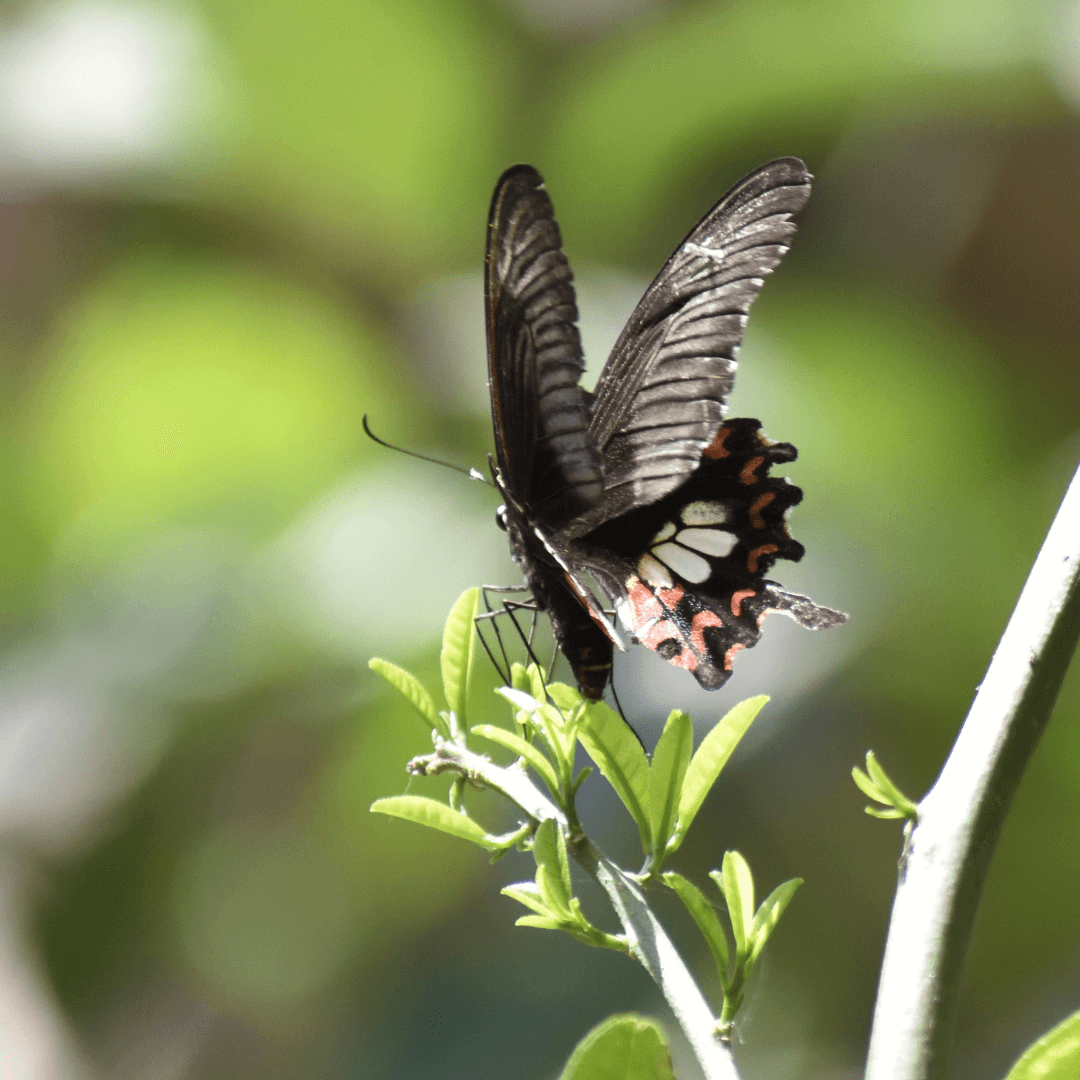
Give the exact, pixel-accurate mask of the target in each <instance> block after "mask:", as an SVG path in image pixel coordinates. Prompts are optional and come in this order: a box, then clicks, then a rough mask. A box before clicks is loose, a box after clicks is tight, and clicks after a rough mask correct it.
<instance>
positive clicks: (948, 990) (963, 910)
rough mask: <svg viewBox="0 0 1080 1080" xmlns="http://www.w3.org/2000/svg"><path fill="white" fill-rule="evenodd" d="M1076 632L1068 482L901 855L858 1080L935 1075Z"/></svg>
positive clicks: (1078, 517)
mask: <svg viewBox="0 0 1080 1080" xmlns="http://www.w3.org/2000/svg"><path fill="white" fill-rule="evenodd" d="M1078 636H1080V472H1078V473H1077V475H1076V476H1074V477H1073V480H1072V483H1071V484H1070V485H1069V489H1068V491H1067V492H1066V494H1065V498H1064V500H1063V501H1062V504H1061V507H1060V508H1059V510H1058V513H1057V516H1056V517H1055V518H1054V521H1053V524H1052V525H1051V526H1050V531H1049V533H1048V534H1047V537H1046V540H1045V541H1044V543H1043V546H1042V550H1041V551H1040V552H1039V555H1038V558H1037V559H1036V560H1035V565H1034V566H1033V567H1032V569H1031V573H1030V575H1029V577H1028V579H1027V582H1026V583H1025V585H1024V588H1023V591H1022V592H1021V594H1020V599H1019V600H1018V601H1017V604H1016V608H1015V609H1014V611H1013V613H1012V617H1011V618H1010V619H1009V624H1008V626H1007V627H1006V628H1005V633H1004V634H1003V635H1002V638H1001V641H1000V642H999V643H998V647H997V649H996V651H995V652H994V656H993V659H992V660H991V661H990V666H989V668H988V669H987V672H986V677H985V678H984V679H983V681H982V684H981V685H980V687H979V689H978V692H977V693H976V696H975V700H974V701H973V702H972V705H971V709H970V711H969V712H968V715H967V719H966V720H965V721H964V724H963V727H962V728H961V730H960V734H959V736H958V737H957V740H956V743H955V744H954V746H953V748H952V752H951V753H950V754H949V758H948V760H947V761H946V762H945V766H944V768H943V769H942V771H941V775H940V776H939V778H938V780H937V783H936V784H935V785H934V786H933V788H932V789H931V790H930V792H929V793H928V794H927V796H926V797H925V798H924V799H923V801H922V802H921V803H920V805H919V814H918V819H917V824H916V826H915V828H914V829H913V830H912V832H911V836H910V843H909V845H908V848H907V851H906V854H905V856H904V857H903V859H902V860H901V869H900V882H899V885H898V886H897V890H896V898H895V900H894V902H893V910H892V918H891V921H890V924H889V935H888V939H887V941H886V945H885V959H884V962H883V964H882V970H881V981H880V983H879V985H878V997H877V1004H876V1006H875V1011H874V1024H873V1029H872V1032H871V1036H870V1051H869V1058H868V1061H867V1069H866V1080H938V1078H941V1077H944V1076H945V1068H946V1059H947V1055H948V1051H949V1048H950V1045H951V1042H952V1035H953V1028H954V1026H955V1018H956V1009H957V1003H958V1000H959V991H960V985H961V974H962V968H963V962H964V957H965V955H966V952H967V946H968V941H969V939H970V937H971V928H972V924H973V922H974V918H975V911H976V908H977V906H978V902H979V898H980V895H981V893H982V889H983V884H984V881H985V879H986V873H987V869H988V867H989V864H990V857H991V855H992V853H993V850H994V845H995V844H996V842H997V838H998V835H999V833H1000V832H1001V827H1002V824H1003V822H1004V820H1005V815H1006V812H1007V810H1008V807H1009V803H1010V802H1011V800H1012V796H1013V793H1014V792H1015V791H1016V788H1017V786H1018V785H1019V783H1020V778H1021V776H1022V774H1023V771H1024V768H1025V766H1026V765H1027V761H1028V758H1029V757H1030V756H1031V753H1032V751H1033V750H1034V748H1035V745H1036V743H1037V742H1038V739H1039V736H1040V735H1041V734H1042V731H1043V728H1045V726H1046V723H1047V721H1048V720H1049V718H1050V713H1051V711H1052V709H1053V706H1054V702H1055V701H1056V699H1057V695H1058V691H1059V690H1060V688H1061V683H1062V680H1063V679H1064V677H1065V672H1066V671H1067V669H1068V666H1069V661H1070V659H1071V657H1072V654H1073V651H1074V649H1075V647H1076V643H1077V638H1078Z"/></svg>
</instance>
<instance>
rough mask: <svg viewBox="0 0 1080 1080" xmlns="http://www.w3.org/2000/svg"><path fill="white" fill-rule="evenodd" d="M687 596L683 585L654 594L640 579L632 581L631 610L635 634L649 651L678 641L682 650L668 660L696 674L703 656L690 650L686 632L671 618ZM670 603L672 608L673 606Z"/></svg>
mask: <svg viewBox="0 0 1080 1080" xmlns="http://www.w3.org/2000/svg"><path fill="white" fill-rule="evenodd" d="M683 596H684V590H683V588H682V586H681V585H676V586H675V587H674V588H672V589H658V590H657V592H656V593H655V594H654V593H653V592H652V591H651V590H650V589H649V588H648V586H647V585H645V583H644V582H643V581H641V579H640V578H631V579H630V587H629V589H628V590H627V597H628V599H629V601H630V610H631V611H632V612H633V615H634V633H635V634H636V635H637V639H638V641H640V642H641V644H642V645H644V646H645V647H646V648H648V649H656V648H657V647H658V646H660V645H662V644H663V643H664V642H665V641H675V642H677V643H678V645H679V651H678V652H677V653H676V654H675V655H674V656H667V657H665V659H666V660H667V662H668V663H669V664H674V665H675V667H682V668H686V670H687V671H693V670H694V669H695V668H696V667H697V666H698V660H699V657H698V656H697V655H696V654H695V653H694V651H693V649H691V648H690V647H689V644H688V642H687V640H686V637H685V634H684V632H683V631H682V630H680V628H679V626H678V624H677V623H676V622H675V621H674V620H673V619H672V618H671V616H672V615H674V614H675V611H674V605H675V604H677V603H678V602H679V601H680V600H681V599H682V598H683ZM669 604H671V605H672V606H671V607H669V606H668V605H669ZM702 654H704V650H702Z"/></svg>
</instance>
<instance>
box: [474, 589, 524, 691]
mask: <svg viewBox="0 0 1080 1080" xmlns="http://www.w3.org/2000/svg"><path fill="white" fill-rule="evenodd" d="M525 591H526V587H525V586H524V585H481V586H480V595H481V596H482V597H483V598H484V608H485V610H484V611H482V612H480V613H479V614H478V615H477V616H476V620H475V621H476V636H477V637H478V638H479V639H480V644H481V645H483V647H484V652H486V653H487V654H488V659H489V660H490V661H491V666H492V667H493V668H495V671H496V672H497V673H498V676H499V678H500V679H502V681H503V682H504V683H505V684H507V685H509V683H510V658H509V656H508V655H507V652H506V644H505V643H504V642H503V639H502V634H501V632H500V631H499V624H498V622H497V621H496V619H497V617H498V616H499V615H501V614H503V609H502V607H500V608H499V609H498V610H494V609H493V608H492V606H491V596H490V594H491V593H511V592H525ZM485 620H486V621H490V622H491V628H492V630H494V632H495V640H496V641H497V642H498V643H499V654H500V655H501V656H502V663H501V664H500V663H499V661H498V660H497V659H496V658H495V653H494V652H493V651H492V649H491V646H490V645H489V644H488V642H487V639H486V638H485V637H484V634H483V632H482V631H481V629H480V625H481V622H482V621H485Z"/></svg>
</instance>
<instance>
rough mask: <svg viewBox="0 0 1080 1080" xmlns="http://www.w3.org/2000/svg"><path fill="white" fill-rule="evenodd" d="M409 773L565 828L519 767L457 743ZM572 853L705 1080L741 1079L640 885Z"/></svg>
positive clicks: (603, 861) (577, 849)
mask: <svg viewBox="0 0 1080 1080" xmlns="http://www.w3.org/2000/svg"><path fill="white" fill-rule="evenodd" d="M408 770H409V772H410V773H412V774H413V775H419V776H432V775H435V774H438V773H440V772H446V771H453V772H458V773H460V774H461V775H463V776H465V777H467V778H468V779H469V780H472V781H473V782H476V783H480V784H483V785H484V786H485V787H488V788H491V789H492V790H493V791H498V792H499V793H500V794H502V795H504V796H505V797H506V798H507V799H509V800H510V801H511V802H512V803H513V804H514V805H515V806H517V807H518V808H519V809H520V810H523V811H524V812H525V813H526V814H528V816H529V817H531V818H533V819H534V820H535V821H538V822H539V821H544V820H546V819H548V818H553V819H554V820H556V821H558V822H559V823H560V824H562V825H565V824H566V817H565V815H564V814H563V813H562V811H561V810H560V809H559V808H558V807H557V806H556V805H555V804H554V803H553V802H551V800H550V799H548V797H547V796H546V795H545V794H544V793H543V792H542V791H541V790H540V789H539V788H538V787H536V786H535V785H534V784H533V782H532V781H531V780H530V779H529V777H528V776H527V775H526V774H525V773H524V772H522V771H521V770H520V769H516V768H513V767H511V768H508V769H505V768H502V767H501V766H499V765H496V764H494V763H493V762H492V761H490V760H489V759H488V758H485V757H481V756H480V755H479V754H474V753H472V752H471V751H469V750H466V749H464V748H463V747H461V746H459V745H457V744H454V743H451V742H442V741H441V742H440V743H439V745H438V746H437V747H436V749H435V753H433V754H427V755H425V756H423V757H419V758H414V759H413V760H412V761H410V762H409V765H408ZM568 850H569V851H570V852H571V854H572V855H573V856H574V858H575V860H576V861H577V862H578V863H579V865H580V866H581V867H582V868H583V869H584V870H585V871H586V873H588V874H589V875H590V876H592V877H593V878H595V879H596V881H597V882H598V883H599V884H600V887H601V888H602V889H603V890H604V891H605V892H606V893H607V895H608V899H609V900H610V901H611V904H612V907H614V909H615V913H616V915H617V916H618V918H619V922H620V923H621V924H622V929H623V933H624V934H625V935H626V937H627V940H628V941H629V943H630V950H631V953H632V954H633V956H634V959H636V960H638V961H639V962H640V963H641V964H642V966H643V967H644V968H645V970H646V971H647V972H648V973H649V974H650V975H651V976H652V978H653V981H654V982H655V983H656V985H657V986H659V987H660V990H661V992H662V993H663V995H664V998H665V999H666V1001H667V1003H668V1005H669V1006H670V1008H671V1011H672V1013H674V1015H675V1019H676V1020H677V1021H678V1022H679V1026H680V1027H681V1028H682V1029H683V1033H684V1034H685V1035H686V1039H687V1041H688V1042H689V1043H690V1046H691V1048H692V1049H693V1051H694V1056H695V1057H696V1058H697V1060H698V1064H699V1065H700V1066H701V1069H702V1072H703V1073H704V1075H705V1078H706V1080H739V1074H738V1071H737V1070H736V1068H735V1061H734V1059H733V1058H732V1056H731V1051H730V1050H729V1048H728V1047H727V1046H726V1045H725V1044H724V1043H722V1042H720V1040H719V1039H718V1038H717V1036H716V1018H715V1016H714V1015H713V1012H712V1009H711V1008H710V1007H709V1003H708V1001H706V1000H705V998H704V996H703V995H702V993H701V991H700V990H699V989H698V986H697V983H696V982H694V977H693V975H691V974H690V970H689V969H688V968H687V966H686V964H685V963H683V959H682V957H681V956H680V955H679V954H678V952H677V951H676V949H675V946H674V944H672V941H671V939H670V938H669V937H668V936H667V934H666V933H665V932H664V928H663V927H662V926H661V925H660V923H659V921H658V920H657V918H656V916H655V915H654V914H653V912H652V909H651V908H650V907H649V905H648V903H647V901H646V900H645V897H644V895H643V894H642V892H641V890H640V888H639V887H638V886H637V884H636V882H634V881H633V880H632V879H631V878H630V877H628V876H627V875H626V874H625V873H624V872H623V871H622V870H621V869H620V868H619V867H618V866H616V865H615V863H613V862H612V861H611V860H610V859H608V858H607V857H606V856H605V855H603V854H601V852H600V851H599V850H598V849H597V848H596V847H595V845H593V843H592V842H591V841H590V840H589V839H588V838H586V837H571V838H570V842H569V843H568Z"/></svg>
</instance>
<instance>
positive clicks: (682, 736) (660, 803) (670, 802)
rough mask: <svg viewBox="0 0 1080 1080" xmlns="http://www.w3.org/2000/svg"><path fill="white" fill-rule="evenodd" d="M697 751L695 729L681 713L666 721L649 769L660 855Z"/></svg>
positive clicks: (653, 826)
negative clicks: (694, 750) (692, 755)
mask: <svg viewBox="0 0 1080 1080" xmlns="http://www.w3.org/2000/svg"><path fill="white" fill-rule="evenodd" d="M693 749H694V725H693V724H692V723H691V722H690V717H689V716H687V715H686V713H684V712H683V711H682V710H681V709H674V710H672V712H671V715H670V716H669V717H668V718H667V723H666V724H665V725H664V731H663V733H662V734H661V736H660V739H659V741H658V742H657V744H656V749H655V750H654V751H653V756H652V764H651V765H650V767H649V824H650V827H651V833H652V840H653V844H654V846H655V850H656V852H657V854H658V855H662V854H663V852H664V845H665V844H666V843H667V840H668V837H669V836H670V835H671V831H672V828H673V826H674V824H675V818H676V814H677V812H678V806H679V796H680V795H681V793H682V785H683V778H684V777H685V776H686V770H687V767H688V766H689V764H690V754H691V752H692V751H693Z"/></svg>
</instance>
